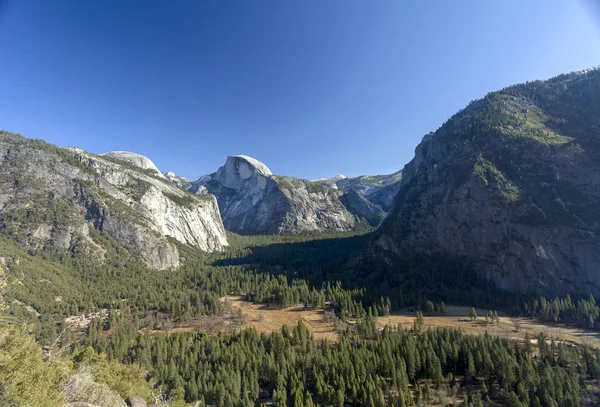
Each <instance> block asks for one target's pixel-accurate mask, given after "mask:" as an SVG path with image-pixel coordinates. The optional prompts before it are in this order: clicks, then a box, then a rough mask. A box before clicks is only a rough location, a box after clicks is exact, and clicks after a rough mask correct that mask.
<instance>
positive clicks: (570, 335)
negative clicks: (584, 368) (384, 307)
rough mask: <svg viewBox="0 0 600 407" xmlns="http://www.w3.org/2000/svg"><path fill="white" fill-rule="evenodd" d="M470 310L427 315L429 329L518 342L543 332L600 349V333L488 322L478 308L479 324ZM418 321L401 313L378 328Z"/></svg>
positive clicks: (511, 320)
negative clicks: (447, 330) (484, 335)
mask: <svg viewBox="0 0 600 407" xmlns="http://www.w3.org/2000/svg"><path fill="white" fill-rule="evenodd" d="M470 310H471V308H469V307H457V306H448V308H447V315H436V316H425V317H424V320H425V327H454V328H460V329H461V331H463V332H464V333H466V334H471V335H483V334H484V333H485V332H486V331H487V332H488V333H489V334H490V335H493V336H500V337H503V338H508V339H512V340H517V341H523V339H524V338H525V333H529V337H530V338H531V339H532V342H535V339H536V337H537V336H538V335H539V333H540V332H543V333H544V336H546V337H547V338H553V339H555V340H557V341H563V342H571V343H577V344H585V345H588V346H590V347H593V348H596V349H600V337H599V335H600V332H595V331H591V330H584V329H579V328H571V327H565V326H562V325H549V324H544V323H542V322H539V321H537V320H534V319H531V318H515V317H508V316H506V315H504V314H502V313H499V320H500V321H499V322H498V323H493V324H492V323H487V322H486V321H485V317H484V316H485V315H487V313H488V310H483V309H477V310H476V311H477V315H479V317H478V318H477V320H476V321H471V319H470V318H469V311H470ZM414 320H415V316H414V313H400V314H398V315H388V316H385V317H379V318H378V319H377V327H378V328H383V327H384V326H385V325H397V324H402V325H403V326H404V327H405V328H407V329H409V328H411V327H412V326H413V322H414Z"/></svg>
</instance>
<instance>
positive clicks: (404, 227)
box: [365, 70, 600, 295]
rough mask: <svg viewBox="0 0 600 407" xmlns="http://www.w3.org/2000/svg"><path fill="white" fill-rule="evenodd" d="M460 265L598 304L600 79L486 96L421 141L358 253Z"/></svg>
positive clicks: (507, 282)
mask: <svg viewBox="0 0 600 407" xmlns="http://www.w3.org/2000/svg"><path fill="white" fill-rule="evenodd" d="M365 253H366V254H365V256H366V257H368V258H369V259H370V260H372V261H375V262H377V263H378V264H380V265H382V264H383V266H384V268H387V270H389V272H397V268H396V267H395V265H397V264H398V263H399V262H400V260H401V259H402V258H405V257H406V256H414V255H426V256H430V257H431V256H433V257H437V258H440V259H449V260H453V259H459V260H461V261H466V262H467V263H468V264H470V265H471V266H472V267H473V269H474V271H476V272H477V273H478V274H479V276H481V277H483V278H484V279H487V280H490V281H493V282H494V283H496V284H497V285H498V286H499V287H501V288H504V289H507V290H510V291H515V292H530V293H533V292H535V293H542V294H557V293H567V292H570V293H582V294H588V293H590V292H591V293H593V294H595V295H600V71H599V70H592V71H588V72H583V73H573V74H569V75H562V76H559V77H557V78H554V79H551V80H548V81H545V82H542V81H536V82H531V83H527V84H524V85H518V86H513V87H510V88H507V89H504V90H502V91H500V92H494V93H490V94H488V95H487V96H486V97H485V98H484V99H482V100H478V101H475V102H472V103H471V104H470V105H469V106H468V107H466V108H465V109H464V110H462V111H461V112H459V113H457V114H456V115H454V116H453V117H452V118H451V119H450V120H448V121H447V122H446V123H445V124H444V125H443V126H442V127H441V128H440V129H438V130H437V131H436V132H435V133H431V134H429V135H427V136H425V137H424V138H423V141H422V142H421V143H420V144H419V146H418V147H417V149H416V151H415V157H414V159H413V160H412V161H411V162H410V163H409V164H407V165H406V167H405V168H404V170H403V179H402V182H401V187H400V191H399V193H398V194H397V196H396V198H395V201H394V204H393V208H392V210H391V211H390V213H389V214H388V216H387V218H386V219H385V220H384V222H383V223H382V225H381V226H380V228H379V229H378V231H377V232H376V233H375V236H374V238H373V241H372V244H371V245H370V246H369V248H368V249H367V250H366V251H365Z"/></svg>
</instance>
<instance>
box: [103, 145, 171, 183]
mask: <svg viewBox="0 0 600 407" xmlns="http://www.w3.org/2000/svg"><path fill="white" fill-rule="evenodd" d="M100 156H105V157H111V158H114V159H116V160H121V161H124V162H126V163H129V164H132V165H135V166H136V167H140V168H141V169H144V170H154V171H156V175H157V176H159V177H161V178H164V177H165V176H164V175H163V173H162V172H160V171H159V170H158V167H156V165H155V164H154V163H153V162H152V160H151V159H149V158H148V157H146V156H144V155H141V154H138V153H132V152H130V151H109V152H107V153H102V154H100Z"/></svg>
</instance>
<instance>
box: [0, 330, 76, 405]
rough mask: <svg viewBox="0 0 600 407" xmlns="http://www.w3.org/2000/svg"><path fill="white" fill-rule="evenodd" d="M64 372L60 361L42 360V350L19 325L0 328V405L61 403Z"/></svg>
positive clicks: (66, 373)
mask: <svg viewBox="0 0 600 407" xmlns="http://www.w3.org/2000/svg"><path fill="white" fill-rule="evenodd" d="M68 372H69V370H68V368H67V366H66V364H65V363H64V361H62V360H50V361H45V360H44V356H43V354H42V349H41V348H40V346H39V345H38V344H37V343H36V342H35V340H34V339H33V337H31V336H30V335H28V334H27V332H26V331H25V330H24V329H23V328H19V327H16V326H12V325H8V326H1V327H0V383H1V384H2V386H1V387H0V405H3V406H32V407H43V406H48V405H53V406H59V405H62V403H63V401H64V395H63V393H62V389H63V386H64V384H65V383H66V380H67V377H68Z"/></svg>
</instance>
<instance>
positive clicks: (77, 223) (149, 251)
mask: <svg viewBox="0 0 600 407" xmlns="http://www.w3.org/2000/svg"><path fill="white" fill-rule="evenodd" d="M0 157H1V158H0V209H1V211H0V229H1V232H2V233H3V234H4V235H6V236H9V237H10V238H12V239H14V240H16V241H17V242H19V244H21V245H23V246H24V247H26V248H28V249H31V250H37V249H42V250H52V251H58V252H63V253H67V252H68V253H79V254H80V255H82V256H84V257H87V258H88V259H94V260H95V261H96V262H97V263H99V264H100V263H102V262H103V261H104V253H105V252H106V248H104V247H103V246H102V243H101V242H100V241H98V240H97V239H95V238H94V237H93V234H92V233H91V229H95V230H97V231H99V232H104V233H106V234H107V235H108V236H110V237H112V238H114V239H115V240H116V241H118V242H120V243H121V244H123V245H125V246H126V247H127V248H129V249H130V250H132V252H134V253H138V254H139V255H140V256H141V258H142V259H143V261H144V262H145V263H146V265H148V266H149V267H151V268H155V269H167V268H172V267H177V266H178V265H179V264H180V258H179V253H178V250H177V248H176V246H175V245H174V244H172V243H171V242H169V240H168V237H171V238H173V239H175V240H177V241H179V242H181V243H184V244H188V245H191V246H193V247H196V248H198V249H201V250H204V251H213V250H221V249H223V247H224V246H226V245H227V240H226V236H225V229H224V228H223V224H222V221H221V218H220V215H219V211H218V207H217V202H216V200H215V198H214V197H213V196H211V195H209V194H206V193H204V194H196V195H194V194H190V193H188V192H185V191H183V190H182V189H180V188H177V187H176V186H175V185H173V184H172V183H170V182H169V181H166V180H164V179H163V178H162V174H160V173H158V172H157V171H156V170H155V168H156V167H155V166H154V164H152V162H151V161H150V160H148V159H147V158H145V157H143V158H144V160H142V161H143V163H144V165H145V166H142V167H140V166H137V165H136V164H135V161H133V162H134V164H132V161H131V157H132V155H131V154H129V153H128V154H127V155H123V154H108V155H105V156H98V155H94V154H90V153H87V152H85V151H83V150H81V149H78V148H69V149H62V148H58V147H56V146H53V145H51V144H48V143H45V142H43V141H40V140H31V139H26V138H23V137H21V136H19V135H15V134H12V133H8V132H2V133H0ZM139 157H141V156H137V155H135V157H134V158H136V159H139ZM148 162H149V163H150V164H148Z"/></svg>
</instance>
